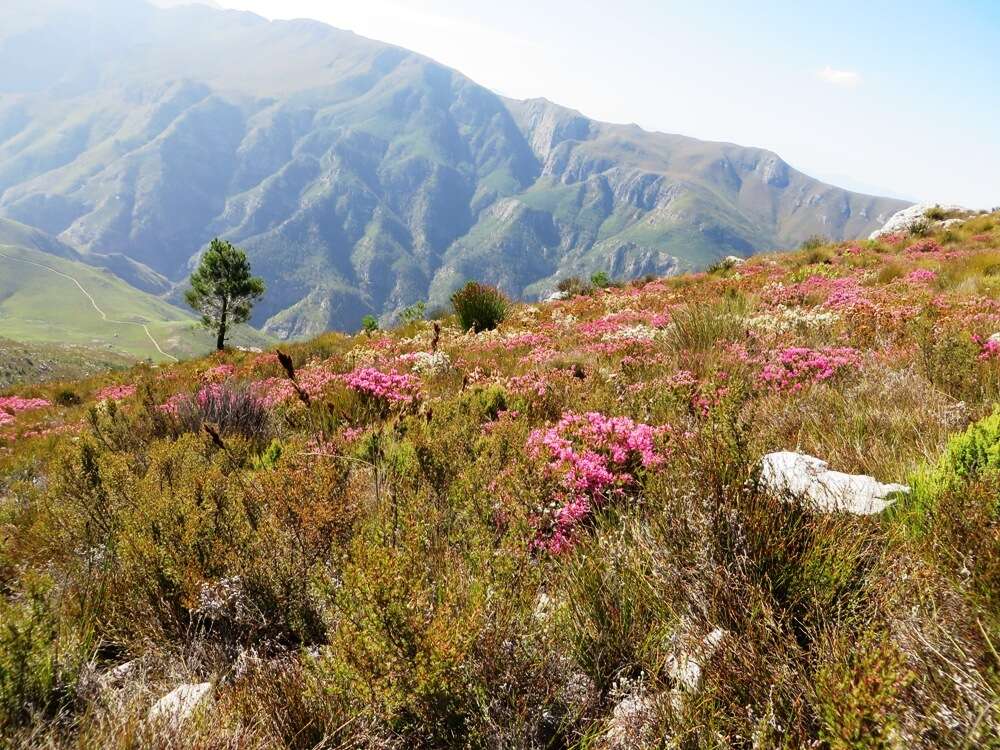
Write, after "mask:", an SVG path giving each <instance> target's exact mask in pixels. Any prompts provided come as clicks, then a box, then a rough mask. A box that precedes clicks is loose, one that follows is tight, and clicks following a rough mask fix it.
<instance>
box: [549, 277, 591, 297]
mask: <svg viewBox="0 0 1000 750" xmlns="http://www.w3.org/2000/svg"><path fill="white" fill-rule="evenodd" d="M556 289H557V290H558V291H560V292H563V293H564V294H568V295H569V296H570V297H579V296H580V295H582V294H590V293H591V292H593V291H594V287H592V286H591V285H590V284H588V283H587V282H586V281H584V280H583V279H581V278H580V277H579V276H568V277H566V278H565V279H560V281H559V283H558V284H556Z"/></svg>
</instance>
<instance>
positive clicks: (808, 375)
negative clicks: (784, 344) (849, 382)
mask: <svg viewBox="0 0 1000 750" xmlns="http://www.w3.org/2000/svg"><path fill="white" fill-rule="evenodd" d="M860 366H861V355H860V354H859V353H858V351H857V350H856V349H851V348H850V347H842V348H824V349H809V348H806V347H789V348H787V349H781V350H779V351H777V352H775V353H774V354H773V355H772V358H771V360H770V361H769V362H767V363H766V364H765V365H764V369H763V370H761V373H760V375H759V379H760V381H761V383H763V384H764V385H765V386H767V387H769V388H770V389H772V390H774V391H792V392H795V391H800V390H802V389H803V388H805V387H806V386H807V385H810V384H813V383H821V382H824V381H826V380H830V379H831V378H833V377H834V376H836V375H838V374H839V373H841V372H842V371H844V370H847V369H856V368H858V367H860Z"/></svg>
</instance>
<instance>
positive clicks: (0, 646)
mask: <svg viewBox="0 0 1000 750" xmlns="http://www.w3.org/2000/svg"><path fill="white" fill-rule="evenodd" d="M921 233H922V234H923V235H924V236H912V235H906V236H901V235H896V236H889V237H885V238H883V239H882V240H880V241H877V242H864V243H857V244H851V243H846V244H839V245H833V246H830V245H827V246H819V247H811V248H809V249H805V250H802V251H799V252H796V253H790V254H784V255H775V256H763V257H758V258H755V259H751V260H748V261H746V262H739V261H730V262H726V263H722V264H720V265H719V266H718V267H716V268H714V269H713V270H711V271H709V272H707V273H703V274H696V275H689V276H682V277H677V278H669V279H662V280H651V281H647V282H643V283H635V284H632V285H629V286H624V287H614V288H607V289H591V288H587V287H586V285H579V286H580V288H579V289H578V291H579V292H580V293H579V294H577V295H576V296H572V297H570V298H568V299H565V300H562V301H558V302H552V303H548V304H540V305H519V306H514V307H513V308H512V309H511V311H510V315H509V316H508V318H507V320H506V321H505V322H504V323H503V324H502V325H501V326H500V327H499V329H497V330H493V331H486V332H483V333H480V334H470V333H463V332H462V331H460V330H458V327H457V325H456V324H455V323H454V321H452V320H449V319H445V320H442V321H439V322H438V324H437V327H435V325H434V324H432V323H428V322H411V323H409V324H408V325H406V326H403V327H402V328H400V329H398V330H395V331H392V332H390V333H374V334H372V335H370V336H365V335H359V336H356V337H347V336H343V335H333V334H330V335H326V336H322V337H320V338H318V339H316V340H315V341H312V342H310V343H308V344H301V345H295V346H291V347H289V349H288V350H287V352H288V355H289V359H284V358H282V357H279V356H278V355H276V354H275V353H264V354H254V353H246V352H235V351H234V352H227V353H225V354H222V355H219V356H216V357H212V358H210V359H207V360H201V361H193V362H187V363H183V364H180V365H177V366H169V367H161V368H155V367H137V368H135V369H133V370H131V371H130V372H128V373H124V374H123V373H117V374H113V375H106V376H103V377H100V378H95V379H91V380H87V381H81V382H74V383H63V384H57V385H45V386H35V387H28V388H24V389H22V390H21V391H19V392H17V393H16V394H8V395H6V396H4V397H3V398H2V399H0V435H2V436H3V438H2V439H3V441H4V447H3V449H2V453H0V476H2V479H0V594H2V598H0V736H2V737H3V742H4V743H6V745H7V746H10V747H45V748H63V747H65V748H70V747H80V748H146V747H162V748H182V747H197V748H277V747H293V748H438V747H440V748H451V747H454V748H466V747H467V748H626V747H627V748H643V747H649V748H800V747H815V748H971V747H998V746H1000V734H998V728H1000V677H998V668H1000V655H998V649H1000V547H998V542H1000V518H998V513H1000V490H998V476H1000V413H998V412H996V411H995V409H996V405H997V401H998V393H1000V336H996V335H995V334H997V333H998V332H1000V215H997V214H993V215H983V216H979V217H976V218H973V219H971V220H969V221H966V222H965V223H962V224H959V225H955V226H951V227H950V228H949V229H948V230H946V231H939V232H932V231H930V230H929V229H928V227H926V226H924V227H922V228H921ZM283 360H284V361H283ZM293 377H294V379H293ZM775 451H800V452H802V453H804V454H808V455H811V456H815V457H817V458H819V459H822V460H823V461H825V462H827V463H828V464H829V467H830V469H831V470H835V471H842V472H847V473H851V474H868V475H871V476H873V477H875V478H876V479H878V480H879V481H880V482H893V483H901V484H906V485H909V486H910V488H911V489H910V491H909V492H908V493H907V492H898V493H896V494H895V495H893V496H892V497H890V498H888V500H889V501H890V502H891V503H892V504H891V505H890V506H889V507H888V508H887V509H886V510H884V511H883V512H881V513H877V514H873V515H853V514H850V513H846V512H830V511H828V510H827V511H823V510H820V509H818V508H817V507H816V506H814V505H812V504H810V503H808V502H806V501H805V500H804V499H803V498H802V497H794V496H791V495H789V494H788V493H782V492H777V491H775V490H774V487H773V486H768V485H767V484H766V483H764V482H762V481H761V471H760V467H761V460H762V458H763V457H764V456H765V455H767V454H769V453H772V452H775ZM165 696H167V697H165Z"/></svg>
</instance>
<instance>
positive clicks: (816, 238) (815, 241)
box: [799, 234, 829, 250]
mask: <svg viewBox="0 0 1000 750" xmlns="http://www.w3.org/2000/svg"><path fill="white" fill-rule="evenodd" d="M828 242H829V240H827V238H826V237H824V236H823V235H821V234H814V235H812V236H811V237H807V238H806V239H805V240H803V241H802V244H801V245H799V249H800V250H817V249H819V248H821V247H823V245H825V244H827V243H828Z"/></svg>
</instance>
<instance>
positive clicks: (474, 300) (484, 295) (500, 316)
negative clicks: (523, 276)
mask: <svg viewBox="0 0 1000 750" xmlns="http://www.w3.org/2000/svg"><path fill="white" fill-rule="evenodd" d="M451 304H452V307H454V309H455V315H457V316H458V322H459V325H461V327H462V330H465V331H468V330H473V331H475V332H476V333H481V332H483V331H491V330H493V329H494V328H496V327H497V326H498V325H500V324H501V323H502V322H503V321H504V319H505V318H506V317H507V311H508V307H509V303H508V302H507V298H506V297H504V296H503V294H501V293H500V291H499V290H498V289H496V288H495V287H492V286H486V285H485V284H480V283H479V282H476V281H470V282H469V283H468V284H466V285H465V286H464V287H462V288H461V289H460V290H458V291H457V292H455V294H453V295H452V297H451Z"/></svg>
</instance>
